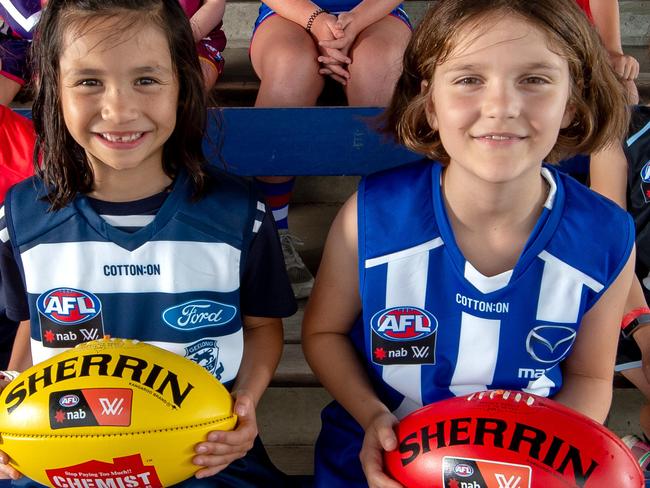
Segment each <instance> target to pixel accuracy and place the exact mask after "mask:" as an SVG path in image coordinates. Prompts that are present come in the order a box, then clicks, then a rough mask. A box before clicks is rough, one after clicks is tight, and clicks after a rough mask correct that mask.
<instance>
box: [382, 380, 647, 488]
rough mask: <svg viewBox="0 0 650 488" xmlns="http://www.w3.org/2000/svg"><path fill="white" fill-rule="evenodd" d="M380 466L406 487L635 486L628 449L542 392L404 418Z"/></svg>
mask: <svg viewBox="0 0 650 488" xmlns="http://www.w3.org/2000/svg"><path fill="white" fill-rule="evenodd" d="M396 431H397V439H398V443H399V447H398V448H397V449H395V450H394V451H391V452H388V453H386V455H385V465H386V470H387V472H388V473H389V474H390V475H391V476H392V477H393V478H395V479H396V480H397V481H399V482H400V483H401V484H403V485H404V486H405V487H407V488H424V487H426V488H569V487H570V488H577V487H580V488H641V487H643V486H644V481H643V474H642V473H641V469H640V468H639V465H638V464H637V462H636V460H635V459H634V457H633V456H632V453H631V452H630V451H629V450H628V448H627V447H626V446H625V445H624V444H623V443H622V442H621V440H620V439H619V438H618V437H616V435H614V434H613V433H612V432H610V431H609V430H608V429H606V428H605V427H603V426H602V425H600V424H598V423H597V422H594V421H593V420H591V419H589V418H587V417H585V416H584V415H581V414H579V413H578V412H575V411H573V410H571V409H569V408H567V407H565V406H563V405H560V404H559V403H557V402H554V401H552V400H549V399H548V398H543V397H539V396H536V395H529V394H527V393H521V392H514V391H502V390H495V391H486V392H481V393H474V394H472V395H468V396H464V397H456V398H450V399H448V400H443V401H440V402H437V403H434V404H431V405H428V406H426V407H424V408H421V409H419V410H417V411H415V412H413V413H412V414H410V415H408V416H407V417H405V418H404V419H403V420H402V421H401V422H400V423H399V425H398V427H397V428H396Z"/></svg>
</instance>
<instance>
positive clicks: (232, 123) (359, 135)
mask: <svg viewBox="0 0 650 488" xmlns="http://www.w3.org/2000/svg"><path fill="white" fill-rule="evenodd" d="M18 112H19V113H21V114H23V115H25V116H27V117H30V116H31V111H29V110H26V109H22V110H18ZM380 112H381V109H379V108H358V107H309V108H211V109H210V110H209V114H208V129H207V131H206V134H207V135H206V138H205V143H204V151H205V154H206V157H207V158H208V160H209V161H210V162H211V163H213V164H216V165H218V166H222V167H225V169H227V170H228V171H230V172H233V173H236V174H238V175H242V176H254V175H321V176H326V175H364V174H368V173H371V172H373V171H378V170H381V169H384V168H389V167H392V166H397V165H400V164H404V163H408V162H411V161H415V160H417V159H419V156H418V155H416V154H414V153H412V152H410V151H408V150H406V149H405V148H403V147H400V146H398V145H396V144H394V143H393V142H390V141H389V140H387V139H386V138H385V137H383V136H382V135H380V134H378V133H377V132H375V130H374V129H373V128H372V126H373V121H374V119H375V117H376V116H377V115H378V114H379V113H380Z"/></svg>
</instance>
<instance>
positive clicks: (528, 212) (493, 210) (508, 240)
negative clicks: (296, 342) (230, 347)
mask: <svg viewBox="0 0 650 488" xmlns="http://www.w3.org/2000/svg"><path fill="white" fill-rule="evenodd" d="M626 124H627V113H626V107H625V97H624V93H623V87H622V85H621V84H620V82H619V81H618V80H617V78H616V75H615V73H614V71H613V70H612V68H611V67H610V65H609V63H608V62H607V54H606V53H605V51H604V50H603V49H602V47H601V44H600V40H599V39H598V37H597V34H596V32H595V31H594V30H593V29H592V28H591V27H590V26H589V24H588V22H587V19H586V17H585V16H584V15H583V14H582V12H581V11H580V10H579V8H578V6H577V5H576V3H575V1H574V0H537V1H535V2H531V1H529V0H445V1H441V2H437V3H436V4H435V6H434V7H432V9H431V10H430V11H429V12H428V13H427V15H426V16H425V18H424V19H423V20H422V22H421V24H420V25H419V27H418V28H417V29H416V31H415V32H414V35H413V38H412V40H411V42H410V44H409V46H408V48H407V50H406V53H405V57H404V71H403V74H402V76H401V77H400V79H399V81H398V83H397V87H396V89H395V93H394V96H393V99H392V102H391V104H390V105H389V107H388V111H387V115H386V126H387V131H388V132H389V133H391V134H392V135H394V136H395V137H396V139H397V140H398V141H399V142H401V143H403V144H405V145H406V146H407V147H409V148H410V149H412V150H414V151H417V152H419V153H420V154H422V155H423V157H424V159H423V160H422V161H420V162H418V163H415V164H410V165H406V166H402V167H399V168H395V169H392V170H388V171H385V172H382V173H378V174H375V175H371V176H368V177H367V178H364V179H363V180H362V181H361V183H360V185H359V190H358V192H357V193H356V194H355V195H353V196H352V197H351V198H350V200H348V202H347V203H346V204H345V205H344V206H343V208H342V210H341V211H340V213H339V215H338V216H337V218H336V219H335V221H334V223H333V225H332V229H331V231H330V235H329V237H328V239H327V243H326V245H325V250H324V254H323V260H322V262H321V265H320V268H319V271H318V276H317V278H316V283H315V286H314V290H313V292H312V296H311V299H310V302H309V304H308V306H307V309H306V310H305V319H304V325H303V344H304V350H305V354H306V357H307V360H308V361H309V363H310V365H311V366H312V367H313V369H314V371H315V372H316V374H317V376H318V377H319V379H320V380H321V382H322V383H323V385H324V386H325V387H326V388H327V389H328V390H329V392H330V393H331V394H332V396H333V397H334V398H335V400H336V401H335V402H334V403H333V404H331V405H330V406H328V407H326V408H325V410H324V411H323V414H322V420H323V427H322V430H321V434H320V436H319V439H318V442H317V445H316V469H315V475H316V486H317V487H328V488H329V487H346V488H348V487H362V486H367V485H370V486H371V487H382V488H397V487H398V486H399V485H398V484H397V483H396V482H395V481H393V480H391V479H389V478H388V477H387V476H386V475H385V474H384V473H383V471H382V452H383V451H384V450H393V449H395V448H396V447H397V441H396V437H395V433H394V432H393V429H392V427H393V426H394V425H395V423H396V422H397V421H398V420H399V419H400V418H402V417H403V416H405V415H407V414H408V413H410V412H412V411H414V410H415V409H417V408H419V407H421V406H423V405H427V404H430V403H433V402H436V401H439V400H442V399H445V398H449V397H452V396H460V395H465V394H469V393H472V392H477V391H484V390H487V389H512V390H523V391H526V392H529V393H534V394H537V395H542V396H548V397H553V398H554V399H555V400H557V401H559V402H561V403H564V404H565V405H567V406H569V407H571V408H574V409H576V410H578V411H580V412H582V413H583V414H585V415H587V416H589V417H591V418H593V419H595V420H597V421H599V422H602V421H604V419H605V417H606V415H607V412H608V410H609V406H610V402H611V396H612V376H613V366H614V357H615V353H616V342H617V333H618V329H619V327H618V324H619V323H620V317H621V315H622V310H623V304H624V302H625V297H626V294H627V291H628V290H629V287H630V282H631V276H632V271H633V263H634V252H633V249H634V229H633V224H632V222H631V219H630V217H629V216H628V215H627V214H626V213H625V212H624V211H623V210H621V209H620V208H619V207H618V206H617V205H615V204H614V203H613V202H610V201H609V200H607V199H605V198H602V197H600V196H599V195H596V194H595V193H593V192H592V191H590V190H589V189H587V188H586V187H584V186H583V185H581V184H579V183H578V182H576V181H575V180H573V179H572V178H570V177H567V176H564V175H563V174H561V173H559V172H558V171H557V170H556V169H555V168H554V167H553V166H551V165H548V164H545V163H543V161H551V162H552V161H558V160H560V159H561V158H563V157H566V156H568V155H571V154H576V153H581V152H582V153H591V152H594V151H597V150H599V149H600V148H602V147H605V146H606V145H607V144H608V143H610V141H611V140H612V138H619V139H620V138H621V137H622V135H623V133H624V131H625V129H626ZM604 227H606V229H605V228H604ZM340 446H345V448H344V449H341V448H340Z"/></svg>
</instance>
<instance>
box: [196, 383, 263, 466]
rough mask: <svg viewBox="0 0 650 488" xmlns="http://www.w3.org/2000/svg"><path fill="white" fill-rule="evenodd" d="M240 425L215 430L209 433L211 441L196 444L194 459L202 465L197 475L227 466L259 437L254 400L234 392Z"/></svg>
mask: <svg viewBox="0 0 650 488" xmlns="http://www.w3.org/2000/svg"><path fill="white" fill-rule="evenodd" d="M233 396H234V397H235V406H234V411H235V414H237V417H238V418H237V427H235V430H232V431H221V430H215V431H212V432H210V433H209V434H208V440H207V441H206V442H201V443H200V444H197V446H196V448H195V452H196V454H197V455H196V456H194V459H193V460H192V462H193V463H194V464H196V465H198V466H203V469H200V470H199V471H197V472H196V474H195V476H196V477H197V478H206V477H208V476H213V475H215V474H217V473H218V472H220V471H222V470H223V469H225V468H226V467H227V466H228V465H229V464H230V463H232V462H233V461H235V460H236V459H239V458H242V457H244V456H245V455H246V453H248V451H250V449H251V448H252V447H253V442H254V441H255V438H256V437H257V432H258V429H257V418H256V416H255V404H254V403H253V399H252V398H251V397H250V396H249V395H248V394H247V393H244V392H239V393H233Z"/></svg>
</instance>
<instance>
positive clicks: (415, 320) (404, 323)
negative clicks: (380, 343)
mask: <svg viewBox="0 0 650 488" xmlns="http://www.w3.org/2000/svg"><path fill="white" fill-rule="evenodd" d="M370 325H371V326H372V329H373V330H374V331H375V332H376V333H377V334H378V335H379V336H381V337H383V338H384V339H388V340H389V341H414V340H417V339H423V338H425V337H428V336H430V335H431V334H433V333H435V332H436V330H437V329H438V320H436V318H435V317H434V316H433V315H431V314H430V313H429V312H427V311H426V310H423V309H421V308H417V307H393V308H389V309H386V310H381V311H379V312H377V313H376V314H375V315H373V317H372V318H371V319H370Z"/></svg>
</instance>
